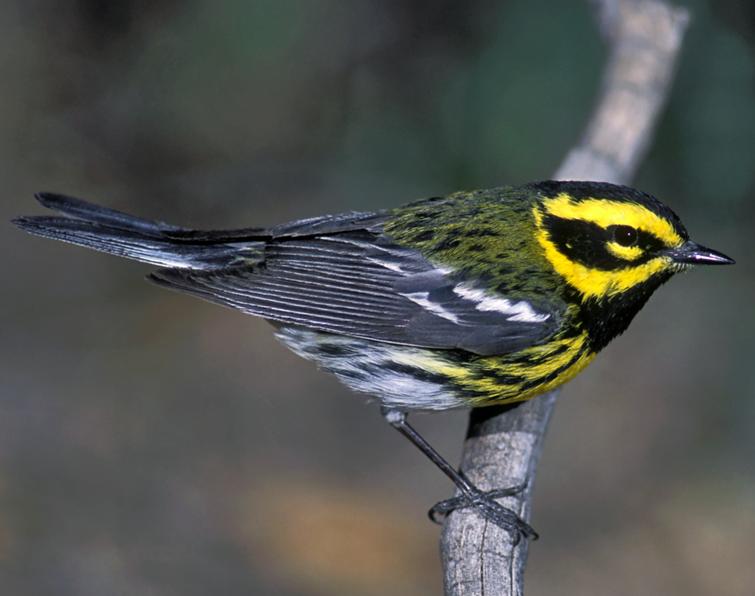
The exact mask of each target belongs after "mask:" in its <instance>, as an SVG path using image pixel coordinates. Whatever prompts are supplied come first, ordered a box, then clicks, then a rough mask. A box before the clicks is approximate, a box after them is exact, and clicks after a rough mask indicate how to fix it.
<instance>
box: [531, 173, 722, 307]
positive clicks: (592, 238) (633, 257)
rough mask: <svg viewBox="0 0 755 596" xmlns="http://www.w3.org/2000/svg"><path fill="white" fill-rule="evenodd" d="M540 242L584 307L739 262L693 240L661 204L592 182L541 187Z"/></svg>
mask: <svg viewBox="0 0 755 596" xmlns="http://www.w3.org/2000/svg"><path fill="white" fill-rule="evenodd" d="M534 188H535V189H536V190H537V192H538V193H539V194H540V200H539V201H538V202H537V203H536V204H535V207H534V208H533V214H534V217H535V222H536V225H537V240H538V242H539V244H540V246H541V247H542V248H543V250H544V252H545V256H546V258H547V260H548V261H549V262H550V264H551V265H552V266H553V268H554V269H555V270H556V272H557V273H558V274H559V275H561V276H562V277H563V279H564V280H565V281H566V283H567V284H569V285H570V286H571V287H572V288H574V290H576V291H577V292H578V293H579V295H580V296H581V298H582V300H589V299H591V298H594V299H607V298H612V297H615V296H618V295H621V294H622V293H624V292H627V291H631V290H633V289H635V288H637V287H638V286H641V285H643V284H651V285H658V284H660V283H662V282H663V281H665V280H666V279H668V278H669V277H670V276H671V274H673V273H675V272H677V271H682V270H684V269H686V268H688V267H690V266H691V265H726V264H732V263H734V261H733V259H730V258H729V257H727V256H725V255H723V254H722V253H720V252H717V251H715V250H711V249H709V248H705V247H704V246H701V245H699V244H697V243H695V242H692V241H691V240H690V239H689V235H688V234H687V230H686V229H685V228H684V225H682V222H681V221H680V220H679V218H678V217H677V215H676V214H675V213H674V212H673V211H672V210H671V209H670V208H669V207H667V206H666V205H664V204H663V203H661V202H660V201H659V200H658V199H656V198H655V197H652V196H651V195H648V194H645V193H642V192H640V191H637V190H634V189H632V188H628V187H625V186H616V185H613V184H606V183H589V182H543V183H539V184H536V185H534Z"/></svg>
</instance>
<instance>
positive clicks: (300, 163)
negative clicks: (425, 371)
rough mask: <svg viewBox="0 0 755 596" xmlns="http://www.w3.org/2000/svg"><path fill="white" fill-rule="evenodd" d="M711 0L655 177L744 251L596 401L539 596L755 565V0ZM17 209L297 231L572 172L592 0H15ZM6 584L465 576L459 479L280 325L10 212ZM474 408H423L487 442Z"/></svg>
mask: <svg viewBox="0 0 755 596" xmlns="http://www.w3.org/2000/svg"><path fill="white" fill-rule="evenodd" d="M684 4H686V5H688V6H689V8H690V9H691V10H692V12H693V21H692V25H691V27H690V30H689V34H688V37H687V39H686V42H685V47H684V52H683V55H682V58H681V65H680V69H679V73H678V79H677V81H676V83H675V85H674V90H673V94H672V97H671V101H670V103H669V106H668V108H667V110H666V112H665V115H664V118H663V121H662V122H661V124H660V127H659V130H658V135H657V138H656V140H655V143H654V145H653V147H652V149H651V150H650V153H649V155H648V156H647V158H646V160H645V162H644V165H643V166H642V169H641V171H640V173H639V176H638V178H637V179H636V180H635V185H636V186H638V187H640V188H642V189H645V190H648V191H650V192H653V193H654V194H656V195H658V196H659V197H661V198H662V199H663V200H664V201H666V202H667V203H669V204H670V205H672V206H673V208H674V209H675V210H676V211H677V212H678V213H679V214H681V215H682V218H683V220H684V221H685V223H686V224H687V227H688V228H689V230H690V231H691V233H692V235H693V237H694V238H695V239H696V240H699V241H700V242H702V243H704V244H706V245H710V246H712V247H714V248H717V249H720V250H721V251H723V252H725V253H727V254H730V255H732V256H733V257H735V258H736V259H737V260H738V264H737V266H736V267H732V268H720V269H718V268H715V269H713V268H712V269H706V270H704V271H703V270H700V271H695V272H693V273H690V274H688V275H684V276H681V277H680V278H677V279H675V280H674V281H673V283H670V284H669V285H668V286H666V287H664V288H663V289H662V290H661V291H660V292H659V293H658V294H657V295H656V296H655V297H654V298H653V300H652V301H651V304H650V305H649V307H647V308H646V309H645V310H644V311H643V312H642V313H641V314H640V315H639V317H638V319H637V320H636V322H635V323H634V324H633V325H632V327H631V328H630V330H629V331H628V332H627V333H626V335H625V336H624V337H622V338H621V339H620V340H619V341H617V342H615V343H614V344H613V345H611V346H610V347H609V348H608V349H607V350H606V352H605V353H604V354H603V355H602V356H601V357H600V358H598V359H597V361H596V363H595V364H593V365H592V366H591V367H590V368H589V369H588V371H587V372H586V373H584V374H583V375H581V376H580V377H578V378H577V379H576V380H575V381H573V382H572V383H570V384H569V385H568V386H567V387H566V388H565V390H564V391H563V393H562V395H561V397H560V402H559V405H558V408H557V410H556V414H555V417H554V419H553V422H552V425H551V429H550V433H549V436H548V439H547V443H546V449H545V453H544V456H543V458H542V463H541V465H540V470H539V474H538V480H537V490H536V501H535V508H534V521H533V523H534V525H535V527H536V528H537V529H538V530H539V531H540V532H541V534H542V537H543V538H542V540H540V541H539V542H536V543H535V544H533V546H532V548H531V555H530V564H529V567H528V571H527V585H528V594H531V595H545V594H555V593H557V594H598V593H610V594H617V595H623V594H627V595H629V594H643V593H649V594H667V595H673V594H679V595H681V594H684V595H685V596H694V595H698V594H699V595H707V594H711V593H716V594H723V595H739V594H750V593H751V591H752V586H753V584H755V568H754V567H753V565H752V561H753V553H755V399H753V397H755V373H754V372H753V358H754V357H755V349H754V347H753V343H754V342H753V337H755V276H754V275H753V274H754V273H755V265H753V260H752V258H751V256H752V254H753V245H752V242H753V231H752V230H753V224H754V223H755V201H754V200H753V195H754V193H755V176H754V174H753V172H754V171H755V168H754V167H753V166H755V163H754V161H755V85H754V74H755V68H753V66H754V64H753V62H754V59H753V56H754V55H755V54H754V52H753V50H754V49H755V14H754V13H755V8H754V6H753V4H752V3H748V2H742V1H739V0H723V1H716V2H713V1H712V0H709V1H707V2H706V1H705V0H695V1H690V2H684ZM0 39H1V40H2V41H1V42H0V43H2V46H3V51H2V52H0V69H2V74H3V77H2V78H3V80H4V81H5V83H4V84H3V91H2V93H0V157H1V159H0V172H1V175H2V183H3V187H4V189H3V193H2V195H3V198H2V201H1V202H0V222H7V221H8V220H9V219H10V218H11V217H13V216H15V215H19V214H32V213H40V212H41V209H40V208H38V207H37V205H36V204H35V202H34V200H33V197H32V195H33V193H34V192H35V191H39V190H54V191H59V192H65V193H69V194H73V195H77V196H82V197H85V198H90V199H92V200H95V201H98V202H102V203H104V204H106V205H108V206H110V207H114V208H117V209H121V210H125V211H130V212H133V213H135V214H138V215H141V216H145V217H154V218H159V219H164V220H169V221H171V222H173V223H177V224H183V225H187V226H196V227H209V228H219V227H240V226H250V225H260V226H262V225H268V224H275V223H278V222H282V221H285V220H288V219H293V218H300V217H306V216H312V215H316V214H320V213H323V212H338V211H343V210H351V209H375V208H380V207H390V206H396V205H399V204H402V203H404V202H407V201H410V200H413V199H417V198H423V197H427V196H433V195H438V194H442V193H446V192H450V191H453V190H457V189H460V188H474V187H490V186H496V185H500V184H511V183H522V182H526V181H530V180H536V179H543V178H547V177H548V176H550V175H551V173H552V172H553V171H554V169H555V168H556V166H557V164H558V162H559V161H560V159H561V158H562V156H563V155H564V154H565V152H566V151H567V149H568V148H569V146H570V145H571V144H572V143H573V142H574V141H575V140H576V139H577V138H578V136H579V134H580V131H581V129H582V127H583V125H584V123H585V121H586V118H587V115H588V114H589V112H590V109H591V107H592V105H593V101H594V97H595V95H596V91H597V88H598V85H599V81H600V71H601V68H602V65H603V63H604V60H605V48H604V46H603V44H602V42H601V40H600V38H599V36H598V34H597V30H596V27H595V23H594V20H593V16H592V14H591V13H590V8H589V4H588V3H586V2H585V3H583V2H573V1H566V0H560V1H553V0H547V1H546V0H534V1H533V0H505V1H504V0H476V1H470V0H432V1H430V0H381V1H377V0H357V1H354V0H350V1H346V0H320V1H318V2H306V1H303V0H264V1H261V0H255V1H250V0H233V1H227V2H222V3H214V2H208V1H199V0H190V1H183V2H179V1H176V0H149V1H147V0H121V1H119V2H104V1H98V0H78V1H73V0H72V1H69V2H66V3H59V2H54V1H52V0H32V1H27V2H22V1H21V0H17V1H13V0H5V1H4V2H2V3H0ZM0 226H3V228H2V234H0V244H1V246H0V254H2V255H3V256H2V259H3V265H2V267H3V270H4V271H5V275H4V280H5V281H4V282H3V292H2V297H1V298H0V300H2V304H1V306H2V307H1V308H0V329H2V331H0V334H1V335H0V336H1V337H2V341H1V342H0V592H2V593H3V594H17V595H22V594H23V595H28V596H32V595H37V594H39V595H42V594H56V595H58V596H66V595H76V596H88V595H92V596H94V595H97V596H100V595H102V594H109V595H110V594H112V595H118V594H130V595H131V594H138V595H145V596H163V595H166V596H167V595H179V594H180V595H205V594H210V593H216V594H223V595H236V594H238V595H241V594H244V595H248V594H260V595H267V594H278V595H283V596H287V595H324V594H366V595H372V594H374V595H377V594H386V593H388V594H394V595H399V596H402V595H409V594H438V593H440V590H441V573H440V564H439V561H438V555H437V542H438V534H439V530H438V528H437V527H436V526H434V525H433V524H431V523H430V522H429V521H428V520H427V519H426V517H425V512H426V510H427V508H428V507H429V506H430V505H431V504H432V503H434V502H435V501H436V500H438V499H440V498H443V497H446V496H448V495H449V494H450V493H451V491H452V487H451V486H450V484H449V483H448V482H447V481H446V480H445V478H443V477H442V476H441V474H440V473H439V472H438V471H437V470H435V469H434V468H433V467H432V466H431V465H430V464H429V463H427V462H426V461H425V460H424V459H423V458H422V456H421V455H419V454H418V453H417V452H415V450H414V449H413V448H412V447H411V446H410V445H409V444H408V443H407V442H406V441H404V440H403V439H401V438H400V437H399V436H398V435H397V434H396V433H395V431H393V430H391V429H390V428H388V427H387V426H386V425H385V424H384V423H383V422H382V420H381V418H380V416H379V415H378V411H377V408H376V407H375V405H374V404H373V405H370V404H365V402H364V400H363V399H362V398H360V397H358V396H355V395H352V394H350V393H349V392H348V391H347V390H345V389H344V388H342V387H341V386H339V385H338V384H337V383H336V382H335V380H334V379H333V378H331V377H329V376H326V375H325V374H321V373H318V372H317V371H316V370H315V369H314V368H313V366H312V365H311V364H309V363H307V362H305V361H303V360H299V359H298V358H297V357H296V356H294V355H293V354H291V353H290V352H288V351H286V350H285V349H284V348H283V347H282V346H280V345H278V344H277V343H276V341H275V340H274V339H273V337H272V333H271V330H270V328H269V327H268V326H267V324H265V323H264V322H262V321H259V320H255V319H253V318H251V317H244V316H242V315H241V314H239V313H238V312H234V311H231V310H226V309H222V308H218V307H216V306H213V305H210V304H207V303H204V302H201V301H199V300H195V299H192V298H190V297H187V296H180V295H177V294H174V293H171V292H166V291H164V290H162V289H159V288H156V287H153V286H150V285H149V284H148V283H145V282H143V280H142V278H143V276H144V275H145V274H146V273H147V271H148V270H149V268H148V267H146V266H143V265H140V264H134V263H131V262H126V261H122V260H119V259H115V258H112V257H108V256H105V255H102V254H97V253H93V252H88V251H86V250H83V249H79V248H74V247H70V246H67V245H63V244H60V243H54V242H50V241H44V240H41V239H37V238H32V237H29V236H25V235H24V234H22V233H21V232H20V231H18V230H16V229H14V228H13V227H12V226H10V225H9V224H8V223H0ZM466 419H467V416H466V414H464V413H451V414H439V415H434V416H417V417H415V422H416V423H417V425H418V427H419V428H420V429H421V430H422V431H424V432H425V433H426V434H427V436H428V438H429V439H430V440H431V441H432V442H434V443H435V445H436V446H437V447H438V448H439V449H440V450H441V452H443V453H445V454H447V455H448V456H449V458H450V459H451V460H452V461H457V459H458V456H459V453H460V449H461V442H462V439H463V436H464V433H465V430H466Z"/></svg>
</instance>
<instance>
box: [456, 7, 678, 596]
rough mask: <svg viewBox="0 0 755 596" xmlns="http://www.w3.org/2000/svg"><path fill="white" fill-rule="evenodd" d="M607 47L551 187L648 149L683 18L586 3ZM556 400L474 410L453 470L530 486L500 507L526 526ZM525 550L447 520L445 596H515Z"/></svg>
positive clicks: (623, 169)
mask: <svg viewBox="0 0 755 596" xmlns="http://www.w3.org/2000/svg"><path fill="white" fill-rule="evenodd" d="M591 3H592V4H593V5H594V7H595V9H596V13H597V17H598V22H599V24H600V29H601V33H602V34H603V36H604V37H605V39H606V41H607V43H608V44H609V52H610V56H609V60H608V62H607V65H606V70H605V73H604V77H603V87H602V91H601V93H600V97H599V99H598V103H597V105H596V108H595V110H594V112H593V115H592V117H591V119H590V121H589V123H588V125H587V127H586V130H585V133H584V136H583V138H582V140H581V141H580V142H579V143H578V144H577V145H576V146H575V147H574V148H573V149H572V150H571V151H570V152H569V154H568V155H567V156H566V158H565V159H564V162H563V164H562V165H561V167H560V168H559V169H558V171H557V172H556V174H555V178H558V179H567V180H568V179H571V180H603V181H609V182H617V183H620V182H627V181H628V180H629V179H630V178H631V177H632V175H633V173H634V171H635V170H636V168H637V166H638V164H639V162H640V159H641V158H642V157H643V156H644V154H645V150H646V149H647V147H648V144H649V143H650V140H651V136H652V131H653V128H654V125H655V122H656V120H657V117H658V114H659V112H660V110H661V108H662V107H663V104H664V102H665V99H666V97H667V95H668V91H669V88H670V86H671V81H672V79H673V73H674V65H675V63H676V58H677V55H678V52H679V49H680V48H681V43H682V38H683V35H684V30H685V28H686V25H687V22H688V20H689V18H688V14H687V12H686V11H685V10H683V9H680V8H675V7H671V6H669V5H668V4H667V3H666V2H663V1H660V0H592V2H591ZM555 399H556V395H555V392H552V393H549V394H546V395H543V396H540V397H538V398H536V399H533V400H531V401H529V402H526V403H524V404H522V405H520V406H517V407H514V408H509V409H506V410H504V411H501V410H500V409H498V410H497V411H496V410H494V409H491V408H484V409H480V410H474V411H473V412H472V414H471V417H470V425H469V430H468V433H467V439H466V442H465V444H464V453H463V456H462V463H461V468H462V470H464V472H465V474H466V475H467V476H468V477H469V478H470V479H471V480H472V481H473V482H475V483H476V484H477V486H479V487H480V488H481V489H483V490H489V489H493V488H501V487H509V486H515V485H518V484H522V483H524V482H527V481H528V482H529V485H528V487H527V489H526V490H525V491H523V492H522V493H520V494H518V495H516V496H514V497H506V498H504V499H502V500H501V502H502V503H503V504H504V505H505V506H506V507H510V508H511V509H513V510H514V511H517V512H518V513H519V514H520V515H521V516H522V517H524V518H525V519H527V518H528V517H529V512H530V507H531V500H532V482H533V479H534V475H535V471H536V467H537V461H538V458H539V456H540V453H541V451H542V444H543V439H544V436H545V431H546V427H547V424H548V419H549V418H550V415H551V412H552V410H553V406H554V404H555ZM527 549H528V545H527V543H526V541H521V542H520V543H519V544H516V545H515V544H513V543H512V540H511V537H510V536H509V535H507V533H506V532H504V531H502V530H501V529H500V528H498V527H496V526H494V525H492V524H489V523H488V522H487V521H485V520H484V519H483V518H481V517H480V516H478V515H477V514H476V513H474V511H471V510H459V511H455V512H453V513H452V514H451V515H449V517H448V519H447V520H446V523H445V524H444V527H443V533H442V537H441V556H442V560H443V567H444V587H445V593H446V594H447V595H454V596H461V595H463V596H475V595H482V594H496V596H509V595H521V594H522V593H523V591H524V568H525V565H526V561H527Z"/></svg>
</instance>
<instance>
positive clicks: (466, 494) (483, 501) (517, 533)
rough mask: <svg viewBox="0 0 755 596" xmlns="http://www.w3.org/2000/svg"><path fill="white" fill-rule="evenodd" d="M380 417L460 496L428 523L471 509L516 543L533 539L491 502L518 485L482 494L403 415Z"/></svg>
mask: <svg viewBox="0 0 755 596" xmlns="http://www.w3.org/2000/svg"><path fill="white" fill-rule="evenodd" d="M382 414H383V417H384V418H385V419H386V421H387V422H388V424H390V425H391V426H392V427H393V428H395V429H396V430H397V431H399V432H400V433H401V434H402V435H404V436H405V437H406V438H407V439H409V440H410V441H411V442H412V443H413V444H414V446H415V447H417V449H419V450H420V451H421V452H422V453H424V454H425V455H426V456H427V458H428V459H430V461H432V462H433V463H434V464H435V465H436V466H438V468H440V470H441V471H442V472H443V473H444V474H445V475H446V476H448V477H449V478H450V479H451V480H452V481H453V483H454V484H455V485H456V488H458V489H459V491H460V492H461V496H460V497H454V498H452V499H447V500H445V501H441V502H440V503H438V504H437V505H435V506H434V507H433V508H432V509H431V510H430V511H429V512H428V515H429V516H430V519H431V520H433V521H438V515H445V514H447V513H449V512H450V511H452V510H453V509H457V508H460V507H474V508H475V509H476V510H477V512H478V513H479V514H480V515H482V516H483V517H484V518H485V519H487V520H489V521H491V522H493V523H494V524H496V525H497V526H499V527H501V528H503V529H504V530H506V531H508V532H510V533H512V534H513V535H514V538H515V540H516V541H517V542H518V541H519V539H520V538H532V539H536V538H537V532H535V530H533V529H532V527H531V526H530V525H529V524H528V523H527V522H525V521H524V520H523V519H521V518H520V517H519V516H518V515H517V514H516V513H515V512H514V511H512V510H511V509H507V508H506V507H504V506H503V505H501V504H500V503H498V502H496V501H494V499H495V498H498V497H502V496H509V495H512V494H516V493H517V492H519V491H521V490H522V488H523V487H522V486H517V487H515V488H513V489H502V490H497V491H491V492H489V493H484V492H482V491H481V490H480V489H479V488H477V487H476V486H475V485H474V484H472V483H471V482H470V481H469V480H468V479H467V478H466V477H465V476H464V475H463V474H462V473H460V472H457V471H456V469H455V468H454V467H453V466H452V465H451V464H449V463H448V462H447V461H446V460H445V459H444V458H443V457H442V456H441V455H440V454H439V453H438V452H437V451H436V450H435V449H434V448H433V446H432V445H430V443H428V442H427V441H426V440H425V439H424V438H423V437H422V435H420V434H419V433H418V432H417V431H416V430H415V429H414V427H413V426H412V425H410V424H409V423H408V422H407V420H406V412H403V411H401V410H393V409H389V408H383V409H382Z"/></svg>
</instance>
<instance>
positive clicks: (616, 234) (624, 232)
mask: <svg viewBox="0 0 755 596" xmlns="http://www.w3.org/2000/svg"><path fill="white" fill-rule="evenodd" d="M613 240H614V242H616V244H618V245H619V246H634V245H635V244H637V230H635V229H634V228H633V227H632V226H614V228H613Z"/></svg>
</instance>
